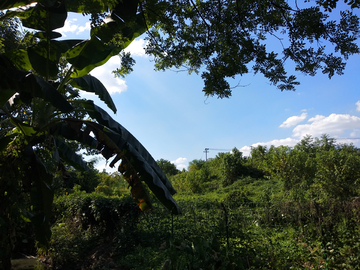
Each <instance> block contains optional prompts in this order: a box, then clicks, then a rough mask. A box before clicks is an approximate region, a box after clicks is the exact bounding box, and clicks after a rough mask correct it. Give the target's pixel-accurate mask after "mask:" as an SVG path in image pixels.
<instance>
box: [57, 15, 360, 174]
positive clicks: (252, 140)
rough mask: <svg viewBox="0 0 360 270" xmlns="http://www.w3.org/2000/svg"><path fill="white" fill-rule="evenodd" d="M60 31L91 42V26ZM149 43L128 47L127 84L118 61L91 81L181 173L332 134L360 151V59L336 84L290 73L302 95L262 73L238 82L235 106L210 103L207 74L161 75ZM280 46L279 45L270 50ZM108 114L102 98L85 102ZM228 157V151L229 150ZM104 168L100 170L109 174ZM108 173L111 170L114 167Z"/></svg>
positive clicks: (70, 25) (84, 22) (78, 21)
mask: <svg viewBox="0 0 360 270" xmlns="http://www.w3.org/2000/svg"><path fill="white" fill-rule="evenodd" d="M59 32H61V33H62V34H63V37H64V38H67V39H68V38H88V36H89V23H88V19H86V18H85V17H82V16H81V15H70V16H69V17H68V20H67V22H66V25H65V27H64V28H62V29H61V30H60V31H59ZM143 38H144V37H141V38H139V39H137V40H135V41H134V42H133V43H132V44H131V45H130V46H129V47H128V48H127V51H130V52H131V53H132V55H133V57H134V59H135V60H136V65H135V66H134V71H133V72H132V73H131V74H130V75H128V76H127V77H126V78H125V79H124V80H121V79H115V78H114V77H113V75H112V74H111V71H112V70H114V69H116V68H117V67H119V63H120V58H119V57H113V58H112V59H110V60H109V62H108V63H107V64H105V65H104V66H101V67H98V68H96V69H95V70H93V71H92V72H91V74H92V75H93V76H95V77H97V78H98V79H100V80H101V81H102V83H103V84H104V85H105V86H106V88H107V89H108V91H109V92H110V93H111V95H112V98H113V100H114V102H115V104H116V106H117V109H118V111H117V114H116V115H114V114H113V113H112V112H111V111H110V110H107V111H108V112H109V113H110V115H112V116H113V118H114V119H115V120H116V121H118V122H119V123H120V124H122V125H123V126H124V127H125V128H127V129H128V130H129V131H130V132H131V133H132V134H133V135H134V136H135V137H136V138H137V139H138V140H139V141H140V142H141V143H142V144H143V145H144V146H145V148H147V150H148V151H149V152H150V153H151V155H152V156H153V157H154V158H155V159H156V160H158V159H160V158H164V159H166V160H169V161H171V162H173V163H174V164H175V165H176V166H177V167H178V168H179V169H182V168H187V166H188V162H189V161H192V160H194V159H205V153H204V149H205V148H210V151H209V153H208V156H207V157H208V158H212V157H215V156H216V155H217V154H218V152H219V151H216V150H211V149H232V148H234V147H237V148H238V149H240V151H242V152H243V153H244V154H245V155H247V154H249V151H250V147H251V146H256V145H259V144H262V145H268V146H270V145H275V146H279V145H289V146H294V145H295V144H296V143H297V142H298V141H299V140H300V139H301V138H302V137H303V136H304V135H306V134H310V135H312V136H314V137H319V136H321V135H322V134H324V133H326V134H329V135H330V136H331V137H334V138H336V139H337V142H339V143H353V144H354V145H356V146H358V147H360V91H359V90H360V80H359V78H360V77H358V76H359V75H360V73H359V71H360V56H353V57H351V58H350V59H349V61H348V62H347V67H346V70H345V74H344V75H342V76H338V75H335V76H334V77H333V78H332V79H331V80H329V79H328V78H327V76H325V75H323V74H321V72H320V73H319V74H317V75H316V76H315V77H311V76H305V75H303V74H301V73H296V72H294V71H293V70H294V66H293V65H292V64H291V63H289V64H288V65H287V67H288V72H289V73H292V74H295V75H296V76H297V77H298V80H299V81H300V83H301V84H300V85H299V86H298V87H297V89H296V91H287V92H281V91H280V90H278V89H277V88H276V87H275V86H273V85H270V84H269V82H268V80H266V79H265V78H264V77H263V76H262V75H261V74H257V75H254V74H247V75H245V76H242V77H236V78H235V80H233V81H231V82H232V85H234V86H235V85H237V84H238V83H240V85H242V86H241V87H238V88H235V89H234V90H233V93H232V97H231V98H229V99H218V98H216V97H212V98H206V97H204V95H203V92H202V91H201V90H202V88H203V81H202V79H201V77H200V75H196V74H192V75H188V74H187V72H182V71H180V72H179V71H176V70H167V71H165V72H156V71H154V62H153V61H152V58H151V57H149V56H146V55H145V54H144V50H143V47H144V45H145V43H144V40H143ZM269 45H270V46H273V47H274V48H276V47H277V46H281V45H280V44H278V43H276V41H271V43H270V44H269ZM84 96H85V97H86V98H90V99H93V100H94V102H95V103H96V104H97V105H99V106H101V107H102V108H104V109H106V105H105V104H104V103H102V102H101V101H100V100H99V99H97V98H96V96H95V95H89V94H85V95H84ZM223 152H224V151H223ZM104 164H105V161H104V160H102V161H100V162H99V163H98V169H100V170H102V169H103V168H104ZM106 170H108V171H111V170H109V168H108V167H107V168H106Z"/></svg>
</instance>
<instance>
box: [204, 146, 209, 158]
mask: <svg viewBox="0 0 360 270" xmlns="http://www.w3.org/2000/svg"><path fill="white" fill-rule="evenodd" d="M204 153H205V161H207V153H209V148H205V151H204Z"/></svg>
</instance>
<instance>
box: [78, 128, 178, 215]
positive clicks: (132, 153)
mask: <svg viewBox="0 0 360 270" xmlns="http://www.w3.org/2000/svg"><path fill="white" fill-rule="evenodd" d="M85 123H86V125H87V126H90V127H93V128H94V129H93V130H92V131H93V133H94V134H95V136H96V138H97V140H98V141H99V142H100V143H102V144H103V145H104V146H105V147H104V148H103V150H102V153H103V155H104V157H105V158H106V159H108V158H110V157H111V156H114V155H120V158H121V159H122V160H123V161H126V162H127V166H131V167H133V171H136V172H137V173H138V174H139V176H140V179H141V181H144V182H145V183H146V185H147V186H148V187H149V188H150V190H151V191H152V192H153V193H154V194H155V196H156V197H157V198H158V199H159V201H160V202H161V203H162V204H164V206H165V207H166V208H168V209H169V210H170V211H171V212H172V213H173V214H180V213H181V210H180V208H179V206H178V205H177V204H176V202H175V200H174V199H173V198H172V196H171V195H173V194H174V193H175V192H176V191H175V190H174V188H173V187H172V186H171V183H170V181H169V180H168V179H167V178H166V176H165V175H163V177H164V178H163V179H161V178H160V177H159V175H161V174H163V172H162V171H161V169H160V168H159V169H158V171H155V170H156V168H155V170H154V167H152V166H151V165H150V164H153V163H156V162H155V160H154V159H153V158H152V157H151V156H150V154H148V155H144V156H143V155H142V154H140V153H139V152H138V151H137V149H142V153H145V152H146V153H147V151H146V149H145V148H144V147H143V146H142V145H141V144H140V142H138V141H137V140H136V139H135V138H134V139H135V140H136V141H137V145H136V146H137V149H135V148H134V147H133V146H132V145H131V144H130V142H129V141H128V140H127V139H126V138H124V137H123V136H122V135H121V134H124V133H120V134H119V133H117V132H114V131H112V130H110V129H108V128H107V127H106V126H105V127H104V126H103V125H99V124H97V123H92V122H89V121H88V122H85ZM119 125H120V124H119ZM123 129H124V128H123ZM124 130H125V129H124ZM108 153H109V154H108Z"/></svg>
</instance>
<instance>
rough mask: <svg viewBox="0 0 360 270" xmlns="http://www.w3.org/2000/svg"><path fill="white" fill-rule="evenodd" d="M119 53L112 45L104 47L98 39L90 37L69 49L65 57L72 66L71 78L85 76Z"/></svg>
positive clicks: (119, 49)
mask: <svg viewBox="0 0 360 270" xmlns="http://www.w3.org/2000/svg"><path fill="white" fill-rule="evenodd" d="M120 51H121V48H118V47H117V46H114V45H104V44H103V43H102V42H101V41H100V40H99V39H98V38H96V37H92V38H91V39H89V40H86V41H84V42H82V43H79V44H77V45H76V46H75V47H73V48H72V49H70V50H69V51H68V52H67V53H66V54H65V57H66V59H67V60H68V61H69V63H70V64H72V65H73V69H74V72H73V74H72V75H71V77H73V78H78V77H82V76H84V75H87V74H88V73H89V72H90V71H91V70H93V69H94V68H96V67H98V66H101V65H103V64H105V63H106V62H107V61H108V60H109V59H110V58H111V57H112V56H114V55H117V54H118V53H119V52H120Z"/></svg>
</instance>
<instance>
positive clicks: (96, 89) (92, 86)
mask: <svg viewBox="0 0 360 270" xmlns="http://www.w3.org/2000/svg"><path fill="white" fill-rule="evenodd" d="M71 85H72V86H74V87H76V88H79V89H81V90H84V91H87V92H91V93H95V94H96V95H98V96H99V98H100V99H101V100H102V101H104V102H105V103H106V105H108V107H109V108H110V109H111V110H112V111H113V112H114V113H116V106H115V104H114V102H113V100H112V98H111V96H110V94H109V92H108V91H107V90H106V88H105V86H104V85H103V84H102V83H101V82H100V81H99V80H98V79H97V78H95V77H93V76H91V75H85V76H83V77H80V78H74V79H73V80H72V81H71Z"/></svg>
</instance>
